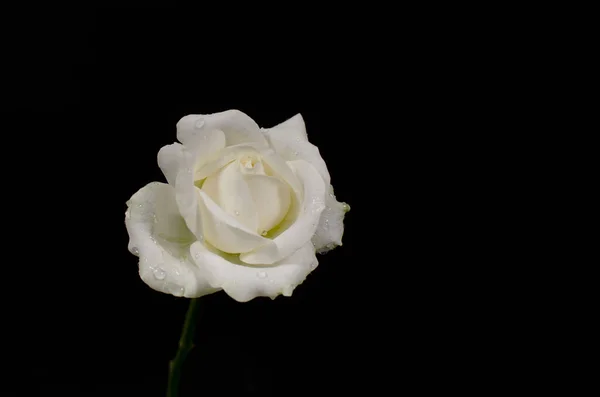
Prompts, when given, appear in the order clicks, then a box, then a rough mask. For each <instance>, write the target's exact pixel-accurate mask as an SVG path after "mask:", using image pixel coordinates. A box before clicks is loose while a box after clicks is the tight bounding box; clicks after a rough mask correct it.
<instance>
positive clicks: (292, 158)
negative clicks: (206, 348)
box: [125, 110, 349, 302]
mask: <svg viewBox="0 0 600 397" xmlns="http://www.w3.org/2000/svg"><path fill="white" fill-rule="evenodd" d="M177 140H178V141H179V142H181V143H174V144H172V145H167V146H164V147H163V148H161V149H160V151H159V152H158V165H159V167H160V168H161V170H162V171H163V173H164V175H165V177H166V179H167V182H168V184H165V183H160V182H152V183H150V184H148V185H146V186H144V187H143V188H141V189H140V190H139V191H138V192H137V193H135V194H134V195H133V196H132V197H131V199H130V200H129V201H128V202H127V207H128V208H127V211H126V213H125V225H126V227H127V232H128V233H129V239H130V240H129V251H130V252H131V253H133V254H134V255H136V256H139V258H140V260H139V272H140V277H141V278H142V280H143V281H144V282H145V283H146V284H148V285H149V286H150V287H151V288H153V289H155V290H157V291H161V292H164V293H169V294H172V295H175V296H184V297H187V298H196V297H200V296H203V295H207V294H211V293H213V292H216V291H220V290H224V291H225V292H226V293H227V294H228V295H229V296H231V297H232V298H233V299H235V300H237V301H240V302H246V301H249V300H251V299H253V298H255V297H259V296H268V297H271V298H273V299H274V298H275V297H276V296H278V295H281V294H283V295H285V296H291V294H292V292H293V290H294V288H295V287H296V286H297V285H299V284H301V283H302V282H303V281H304V279H305V278H306V276H307V275H308V274H309V273H310V272H311V271H313V270H314V269H315V268H316V267H317V264H318V262H317V258H316V256H315V253H317V252H318V253H324V252H326V251H328V250H330V249H332V248H334V247H336V246H338V245H341V244H342V234H343V232H344V224H343V220H344V214H345V212H347V211H348V210H349V206H348V205H347V204H345V203H340V202H338V201H337V200H336V198H335V196H334V194H333V188H332V186H331V183H330V176H329V172H328V170H327V166H326V164H325V162H324V161H323V159H322V158H321V155H320V153H319V150H318V148H317V147H316V146H314V145H312V144H311V143H309V141H308V138H307V135H306V128H305V125H304V120H303V119H302V116H301V115H300V114H298V115H296V116H294V117H292V118H290V119H289V120H287V121H285V122H283V123H281V124H279V125H277V126H275V127H273V128H267V129H265V128H259V126H258V125H257V124H256V123H255V122H254V120H252V119H251V118H250V117H249V116H247V115H246V114H244V113H242V112H240V111H238V110H228V111H225V112H220V113H214V114H208V115H188V116H185V117H183V118H182V119H181V120H179V122H178V123H177Z"/></svg>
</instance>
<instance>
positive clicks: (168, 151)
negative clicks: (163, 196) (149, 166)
mask: <svg viewBox="0 0 600 397" xmlns="http://www.w3.org/2000/svg"><path fill="white" fill-rule="evenodd" d="M157 160H158V166H159V167H160V169H161V171H162V172H163V174H164V175H165V178H167V182H169V183H170V184H171V185H173V186H175V181H176V179H177V174H178V173H179V170H180V169H181V168H182V167H183V145H181V144H180V143H174V144H172V145H166V146H163V147H162V148H160V150H159V151H158V156H157Z"/></svg>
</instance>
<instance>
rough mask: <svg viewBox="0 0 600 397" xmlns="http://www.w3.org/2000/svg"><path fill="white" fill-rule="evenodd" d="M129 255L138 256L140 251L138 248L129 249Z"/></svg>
mask: <svg viewBox="0 0 600 397" xmlns="http://www.w3.org/2000/svg"><path fill="white" fill-rule="evenodd" d="M131 253H132V254H133V255H139V254H140V250H139V249H138V247H131Z"/></svg>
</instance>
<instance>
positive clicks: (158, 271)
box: [154, 267, 167, 280]
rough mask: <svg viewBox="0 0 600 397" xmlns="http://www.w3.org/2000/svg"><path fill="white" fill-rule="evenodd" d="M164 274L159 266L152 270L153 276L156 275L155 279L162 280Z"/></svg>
mask: <svg viewBox="0 0 600 397" xmlns="http://www.w3.org/2000/svg"><path fill="white" fill-rule="evenodd" d="M166 275H167V273H165V271H164V270H163V269H161V268H160V267H158V268H156V269H155V270H154V277H156V279H157V280H164V279H165V276H166Z"/></svg>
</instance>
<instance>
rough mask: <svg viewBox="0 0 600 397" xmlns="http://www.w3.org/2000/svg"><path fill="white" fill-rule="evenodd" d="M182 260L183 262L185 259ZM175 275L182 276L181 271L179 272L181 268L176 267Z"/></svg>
mask: <svg viewBox="0 0 600 397" xmlns="http://www.w3.org/2000/svg"><path fill="white" fill-rule="evenodd" d="M181 261H182V262H183V259H182V260H181ZM175 275H176V276H181V273H180V272H179V270H177V269H175Z"/></svg>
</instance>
